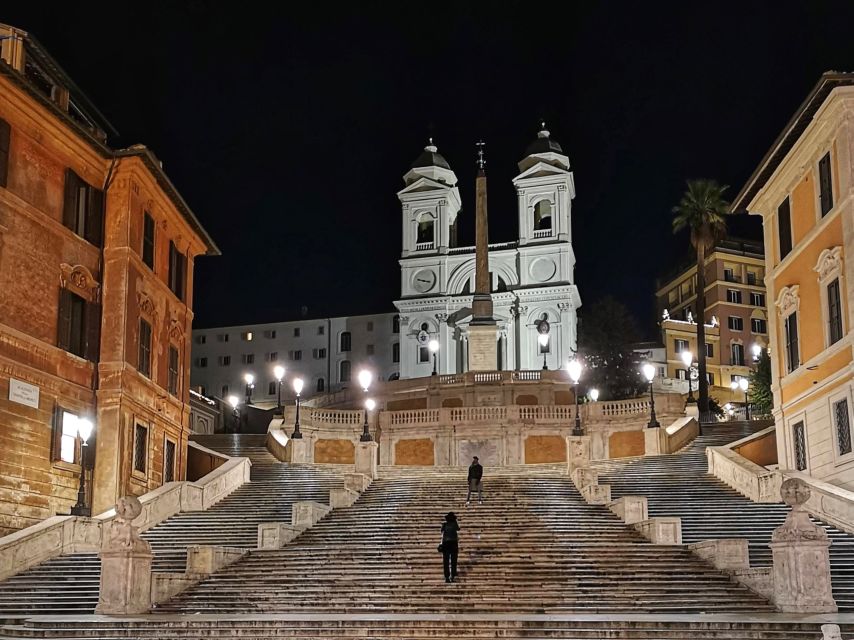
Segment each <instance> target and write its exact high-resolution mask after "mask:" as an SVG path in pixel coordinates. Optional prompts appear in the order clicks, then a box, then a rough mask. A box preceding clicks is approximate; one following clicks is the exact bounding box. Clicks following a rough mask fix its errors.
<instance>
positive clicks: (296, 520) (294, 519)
mask: <svg viewBox="0 0 854 640" xmlns="http://www.w3.org/2000/svg"><path fill="white" fill-rule="evenodd" d="M330 511H332V507H330V506H329V505H328V504H321V503H320V502H315V501H314V500H303V501H301V502H294V503H293V505H291V524H292V525H293V526H294V527H296V528H297V529H301V530H303V529H310V528H311V527H313V526H314V525H315V524H317V523H318V522H319V521H320V519H321V518H323V517H324V516H325V515H326V514H328V513H329V512H330Z"/></svg>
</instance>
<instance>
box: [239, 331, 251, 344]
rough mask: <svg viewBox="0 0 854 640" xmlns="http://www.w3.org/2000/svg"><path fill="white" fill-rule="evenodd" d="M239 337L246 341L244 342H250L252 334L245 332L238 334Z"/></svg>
mask: <svg viewBox="0 0 854 640" xmlns="http://www.w3.org/2000/svg"><path fill="white" fill-rule="evenodd" d="M240 337H241V338H243V339H244V340H246V342H251V341H252V332H251V331H245V332H243V333H242V334H240Z"/></svg>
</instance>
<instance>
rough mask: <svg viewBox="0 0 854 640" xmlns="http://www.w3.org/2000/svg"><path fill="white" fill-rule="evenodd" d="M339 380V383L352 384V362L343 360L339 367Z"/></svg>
mask: <svg viewBox="0 0 854 640" xmlns="http://www.w3.org/2000/svg"><path fill="white" fill-rule="evenodd" d="M338 380H339V382H350V361H349V360H342V361H341V364H339V365H338Z"/></svg>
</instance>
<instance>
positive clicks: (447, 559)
mask: <svg viewBox="0 0 854 640" xmlns="http://www.w3.org/2000/svg"><path fill="white" fill-rule="evenodd" d="M459 531H460V525H459V524H457V516H456V514H454V513H453V512H451V513H449V514H447V515H446V516H445V522H443V523H442V567H443V568H444V570H445V582H454V581H455V580H456V579H457V557H458V556H459V554H460V537H459Z"/></svg>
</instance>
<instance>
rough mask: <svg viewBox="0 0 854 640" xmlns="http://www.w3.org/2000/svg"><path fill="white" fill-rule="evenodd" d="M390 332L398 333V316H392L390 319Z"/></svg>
mask: <svg viewBox="0 0 854 640" xmlns="http://www.w3.org/2000/svg"><path fill="white" fill-rule="evenodd" d="M391 332H392V333H400V316H399V315H397V314H394V317H393V318H392V319H391Z"/></svg>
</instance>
